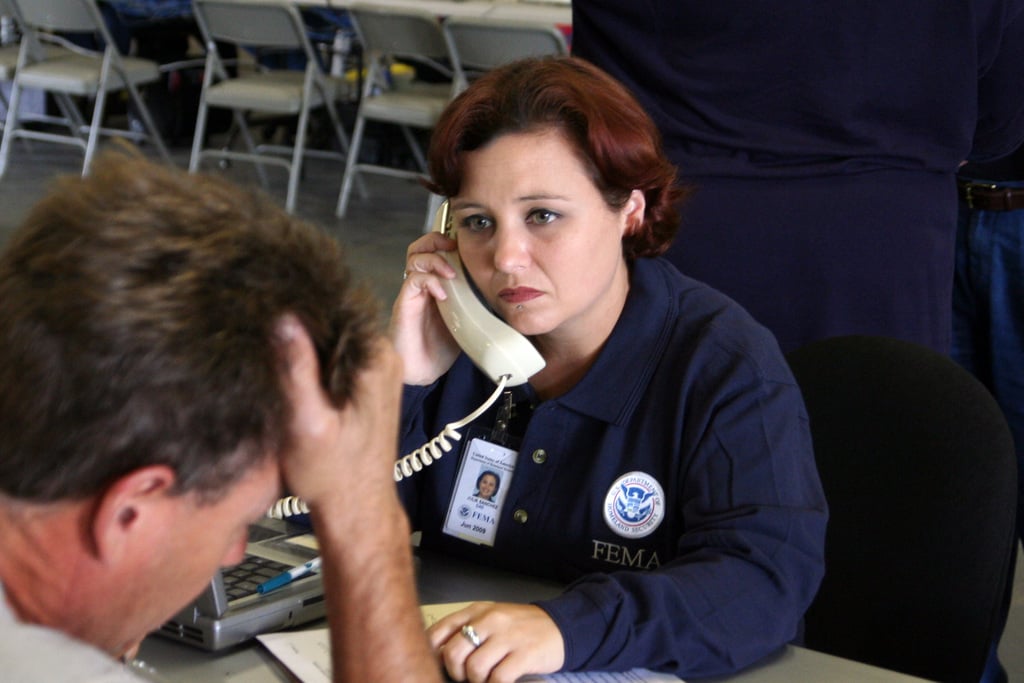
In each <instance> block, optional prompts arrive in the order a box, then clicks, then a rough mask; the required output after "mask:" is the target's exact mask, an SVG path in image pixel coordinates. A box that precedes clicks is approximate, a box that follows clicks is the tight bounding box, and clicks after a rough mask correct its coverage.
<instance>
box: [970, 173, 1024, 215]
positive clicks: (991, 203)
mask: <svg viewBox="0 0 1024 683" xmlns="http://www.w3.org/2000/svg"><path fill="white" fill-rule="evenodd" d="M956 185H957V188H958V189H959V191H960V199H961V200H962V201H963V202H964V203H965V204H967V206H968V207H970V208H972V209H981V210H982V211H1015V210H1017V209H1024V187H1000V186H999V185H987V184H984V183H968V182H965V181H963V180H958V181H957V183H956Z"/></svg>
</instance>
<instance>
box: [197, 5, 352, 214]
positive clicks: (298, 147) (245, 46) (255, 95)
mask: <svg viewBox="0 0 1024 683" xmlns="http://www.w3.org/2000/svg"><path fill="white" fill-rule="evenodd" d="M193 9H194V12H195V17H196V21H197V22H198V24H199V27H200V30H201V31H202V34H203V41H204V42H205V44H206V55H207V56H206V70H205V73H204V76H203V90H202V95H201V97H200V101H199V113H198V116H197V120H196V129H195V137H194V138H193V141H192V157H191V160H190V162H189V171H191V172H195V171H196V170H198V168H199V166H200V163H201V162H202V160H203V159H205V158H218V159H228V160H237V161H245V162H250V163H254V164H256V168H257V171H258V173H259V174H260V178H261V180H262V181H263V183H264V185H266V184H267V179H266V175H265V172H264V170H263V164H268V163H269V164H274V165H278V166H282V167H284V168H285V169H287V170H288V192H287V198H286V199H285V209H286V210H287V211H288V212H292V211H294V209H295V200H296V196H297V194H298V186H299V179H300V178H301V174H302V163H303V158H304V156H306V155H308V154H312V153H313V151H312V150H309V149H307V139H308V137H309V120H310V112H311V111H312V110H313V109H315V108H318V107H324V108H325V109H326V110H327V114H328V117H329V119H330V123H331V128H332V130H333V132H334V135H335V137H336V138H337V140H338V144H339V146H340V151H339V152H330V151H328V152H322V153H321V155H326V156H330V157H333V158H337V159H339V160H340V159H344V158H345V153H346V152H348V151H349V141H348V137H347V136H346V135H345V131H344V129H343V128H342V125H341V119H340V117H339V115H338V110H337V106H336V104H335V103H336V102H337V101H339V100H341V99H344V98H346V97H347V96H348V86H347V84H346V82H345V81H344V80H343V79H341V78H332V77H331V76H329V75H328V74H326V73H325V72H324V69H323V67H322V65H321V64H320V61H319V60H318V59H317V55H316V54H315V53H314V51H313V46H312V44H311V42H310V40H309V36H308V35H307V32H306V28H305V25H304V24H303V22H302V17H301V16H300V14H299V12H298V10H297V9H296V8H295V6H294V5H293V4H292V3H290V2H288V1H287V0H194V3H193ZM218 42H223V43H230V44H233V45H235V46H236V47H237V48H238V49H239V50H251V51H259V50H275V51H296V50H297V51H300V52H301V53H302V54H304V55H305V58H306V60H305V61H306V66H305V70H303V71H299V70H294V69H263V68H261V69H258V70H256V71H245V70H243V69H241V68H239V69H238V70H237V71H236V72H235V73H232V71H231V70H229V69H228V67H227V65H226V64H225V61H224V60H223V59H222V58H221V56H220V54H219V53H218V51H217V43H218ZM210 107H220V108H226V109H231V110H232V111H233V115H234V121H235V126H236V127H237V129H238V131H239V132H240V133H241V135H242V138H243V140H244V143H245V147H246V150H245V151H241V152H240V151H234V150H230V149H219V148H216V149H215V148H204V146H203V145H204V137H205V133H206V122H207V116H208V112H209V109H210ZM251 112H259V113H268V114H273V115H277V116H285V115H286V116H297V117H298V127H297V130H296V134H295V142H294V144H293V145H292V146H290V147H286V148H283V149H282V148H281V147H277V148H274V147H270V146H258V145H257V144H256V142H255V140H254V139H253V135H252V131H251V130H250V126H249V122H248V121H247V119H246V116H247V114H249V113H251ZM281 152H285V153H286V154H287V155H288V156H286V157H285V156H281Z"/></svg>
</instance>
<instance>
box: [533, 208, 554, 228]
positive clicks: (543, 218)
mask: <svg viewBox="0 0 1024 683" xmlns="http://www.w3.org/2000/svg"><path fill="white" fill-rule="evenodd" d="M556 218H558V214H557V213H555V212H554V211H549V210H547V209H534V210H533V211H531V212H530V215H529V216H528V218H527V220H528V222H530V223H535V224H537V225H547V224H548V223H552V222H554V220H555V219H556Z"/></svg>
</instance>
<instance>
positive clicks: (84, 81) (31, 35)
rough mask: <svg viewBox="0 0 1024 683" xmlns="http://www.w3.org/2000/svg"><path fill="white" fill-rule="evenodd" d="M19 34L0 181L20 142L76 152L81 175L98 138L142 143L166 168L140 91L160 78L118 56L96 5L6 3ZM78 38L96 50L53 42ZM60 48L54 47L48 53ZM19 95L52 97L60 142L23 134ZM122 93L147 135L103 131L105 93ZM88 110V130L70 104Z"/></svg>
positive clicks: (54, 0)
mask: <svg viewBox="0 0 1024 683" xmlns="http://www.w3.org/2000/svg"><path fill="white" fill-rule="evenodd" d="M6 1H7V2H8V3H9V4H10V7H11V9H12V10H13V11H14V16H15V18H16V20H17V22H18V25H19V27H20V28H21V30H22V32H23V34H24V35H23V38H22V41H21V48H20V51H19V54H18V62H17V64H16V65H15V72H14V74H13V85H12V87H11V96H10V102H9V107H8V108H7V120H6V124H5V126H4V134H3V141H2V143H0V177H2V176H3V175H4V173H5V172H6V170H7V166H8V163H9V161H10V153H11V143H12V142H13V140H15V139H17V138H27V139H33V140H42V141H46V142H55V143H60V144H70V145H74V146H76V147H79V148H80V149H82V150H83V152H84V155H85V159H84V161H83V163H82V174H83V175H85V174H87V173H88V172H89V166H90V164H91V162H92V158H93V156H94V154H95V152H96V149H97V146H98V144H99V139H100V136H101V135H105V136H118V137H126V138H130V139H133V140H136V141H141V140H147V139H148V140H149V141H150V142H152V143H153V145H154V146H155V147H156V148H157V150H158V152H159V153H160V155H161V156H162V157H163V158H164V160H165V161H167V162H168V163H170V161H171V157H170V154H169V153H168V152H167V148H166V147H165V146H164V143H163V140H162V139H161V137H160V133H159V131H158V130H157V128H156V126H155V125H154V123H153V118H152V117H151V116H150V114H149V110H148V109H147V107H146V104H145V102H144V101H143V99H142V96H141V94H140V92H139V87H140V86H142V85H145V84H147V83H152V82H155V81H157V80H158V79H159V78H160V68H159V65H158V64H157V63H156V62H153V61H151V60H148V59H139V58H135V57H126V56H124V55H122V54H121V53H120V52H119V51H118V49H117V46H116V44H115V43H114V41H113V40H112V39H111V36H110V33H109V32H108V30H107V27H106V24H105V22H104V21H103V17H102V15H101V14H100V10H99V8H98V7H97V5H96V0H6ZM66 33H80V34H92V35H94V36H96V37H97V39H98V41H99V44H100V45H102V46H103V47H102V48H101V49H100V50H88V49H85V48H82V47H79V46H77V45H73V44H72V43H70V42H68V41H67V40H66V39H64V38H62V37H61V36H60V35H58V34H66ZM55 45H56V46H59V47H55ZM25 88H37V89H39V90H43V91H45V92H48V93H51V94H53V95H54V97H55V99H56V101H57V103H58V105H59V106H60V107H61V109H62V110H63V113H64V115H65V117H66V124H67V127H68V133H67V134H60V133H56V132H53V131H45V130H34V129H28V128H25V127H24V126H23V125H22V124H23V120H22V119H21V118H20V117H19V114H18V103H19V99H20V97H21V94H22V91H23V90H24V89H25ZM124 90H127V91H128V93H129V96H130V98H131V101H132V103H133V104H134V106H135V108H136V111H137V112H138V114H139V116H140V118H141V120H142V123H143V125H144V127H145V129H146V131H147V132H146V133H142V132H139V131H135V130H131V129H130V128H128V127H125V128H123V129H112V128H104V127H103V124H104V117H105V115H106V103H107V100H108V98H109V95H110V93H113V92H119V91H124ZM73 96H78V97H85V98H88V99H90V100H92V102H93V111H92V118H91V122H90V123H86V122H85V118H84V116H82V114H81V112H80V110H79V109H78V107H77V105H76V104H75V103H74V101H73V99H72V97H73Z"/></svg>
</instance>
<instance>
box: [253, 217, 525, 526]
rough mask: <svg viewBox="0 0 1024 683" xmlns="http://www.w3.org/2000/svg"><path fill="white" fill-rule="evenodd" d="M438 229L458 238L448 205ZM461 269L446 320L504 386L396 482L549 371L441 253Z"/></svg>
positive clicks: (448, 284) (296, 503) (290, 508)
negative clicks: (513, 390) (508, 393)
mask: <svg viewBox="0 0 1024 683" xmlns="http://www.w3.org/2000/svg"><path fill="white" fill-rule="evenodd" d="M434 230H436V231H438V232H441V233H443V234H445V235H447V236H448V237H451V238H453V239H454V237H455V231H454V230H453V229H452V225H451V216H450V214H449V213H448V202H447V201H445V202H443V203H442V204H441V208H439V209H438V210H437V214H436V215H435V216H434ZM439 253H440V254H441V255H442V256H443V257H444V258H445V259H446V260H447V261H448V263H449V264H450V265H451V266H452V268H454V269H455V278H454V279H451V280H447V279H443V278H442V280H441V284H442V286H443V287H444V291H445V292H446V293H447V294H448V299H447V300H445V301H438V302H437V307H438V309H439V310H440V311H441V317H442V318H443V319H444V322H445V324H446V325H447V326H448V329H449V330H450V331H451V333H452V336H453V337H455V341H456V342H458V344H459V347H461V348H462V350H463V351H465V352H466V355H467V356H469V358H470V359H471V360H472V361H473V362H474V363H475V364H476V366H477V367H479V368H480V369H481V370H482V371H483V372H484V373H485V374H486V375H487V376H488V377H490V378H491V380H492V381H493V382H494V383H495V384H497V385H498V386H497V387H496V388H495V390H494V392H493V393H491V395H490V396H489V397H488V398H487V400H486V401H484V402H483V404H481V405H480V407H479V408H477V409H476V410H474V411H473V412H472V413H470V414H469V415H467V416H466V417H464V418H462V419H461V420H459V421H458V422H451V423H449V424H447V425H445V427H444V429H443V430H442V431H441V433H440V434H438V435H437V436H435V437H434V438H433V439H431V440H430V441H428V442H427V443H425V444H424V445H422V446H420V447H419V448H417V449H416V450H415V451H413V452H412V453H409V454H408V455H405V456H403V457H401V458H399V459H398V460H396V461H395V470H394V475H395V481H401V480H402V479H403V478H405V477H408V476H410V475H412V474H413V473H414V472H419V471H420V470H422V469H423V468H424V467H426V466H427V465H430V464H431V463H432V462H434V460H437V459H438V458H440V457H441V456H442V455H444V454H445V453H447V452H448V451H450V450H451V449H452V444H451V442H449V439H452V440H455V441H458V440H460V439H461V438H462V435H461V434H460V433H459V431H458V430H459V429H461V428H462V427H464V426H466V425H467V424H469V423H470V422H472V421H473V420H475V419H476V418H478V417H480V416H481V415H482V414H483V413H484V412H486V410H487V409H488V408H490V407H491V406H492V405H493V404H494V402H495V401H497V400H498V397H499V396H501V392H502V391H504V390H505V387H507V386H518V385H520V384H524V383H525V382H526V380H528V379H529V378H530V377H532V376H533V375H535V374H537V373H538V372H540V370H541V369H543V367H544V365H545V363H544V358H543V357H542V356H541V355H540V352H538V351H537V349H535V348H534V347H533V344H531V343H530V342H529V340H528V339H527V338H526V337H524V336H523V335H521V334H519V333H518V332H516V331H515V330H514V329H513V328H512V327H511V326H509V325H508V324H506V323H505V322H504V321H502V320H501V319H500V318H498V317H497V316H496V315H494V314H493V313H491V312H490V311H489V310H487V308H486V306H484V304H483V302H481V301H480V299H478V298H477V295H476V292H474V291H473V288H472V286H471V285H470V284H469V280H468V279H467V278H466V271H465V270H464V269H463V267H462V261H461V260H460V259H459V255H458V252H455V251H445V252H439ZM308 512H309V508H308V507H307V506H306V504H305V502H303V501H302V500H300V499H299V498H297V497H295V496H287V497H285V498H281V499H280V500H278V501H277V502H276V503H274V505H273V506H272V507H271V508H270V510H268V511H267V516H268V517H275V518H281V517H290V516H295V515H299V514H305V513H308Z"/></svg>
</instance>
